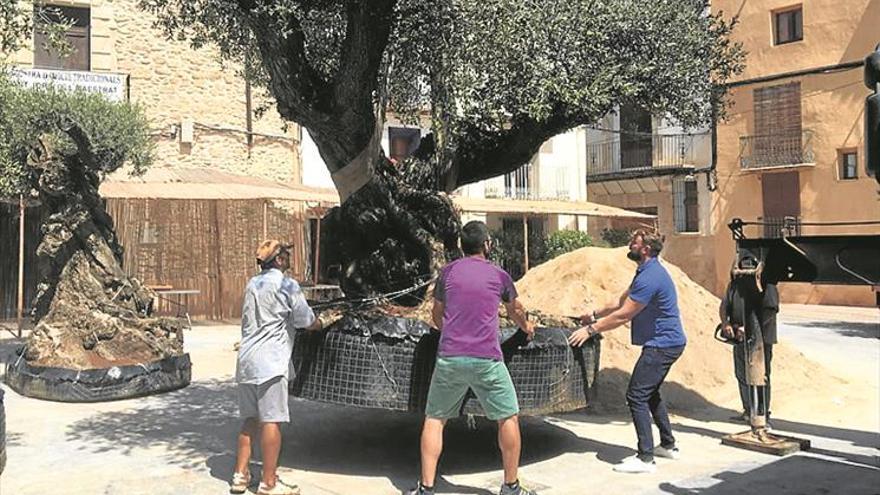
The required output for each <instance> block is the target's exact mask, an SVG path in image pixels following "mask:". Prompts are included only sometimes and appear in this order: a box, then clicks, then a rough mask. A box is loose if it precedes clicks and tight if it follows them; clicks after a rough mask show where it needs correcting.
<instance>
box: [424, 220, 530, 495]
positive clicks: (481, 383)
mask: <svg viewBox="0 0 880 495" xmlns="http://www.w3.org/2000/svg"><path fill="white" fill-rule="evenodd" d="M491 246H492V244H491V240H490V239H489V230H488V229H487V228H486V224H484V223H483V222H478V221H473V222H468V223H467V224H465V226H464V227H463V228H462V231H461V249H462V251H464V254H465V257H464V258H461V259H459V260H456V261H453V262H452V263H450V264H448V265H446V266H445V267H443V269H442V270H441V271H440V277H439V278H438V280H437V283H436V284H435V286H434V308H433V312H432V316H433V320H434V325H435V326H436V327H437V329H439V330H440V347H439V349H438V351H437V363H436V365H435V367H434V375H433V376H432V378H431V388H430V389H429V391H428V404H427V406H426V408H425V424H424V427H423V429H422V442H421V450H422V476H421V480H420V481H419V485H418V487H416V488H415V489H414V490H413V491H412V492H410V493H411V494H412V495H418V494H428V495H431V494H433V493H434V479H435V477H436V475H437V461H438V460H439V459H440V453H441V452H442V450H443V427H444V426H445V425H446V420H448V419H449V418H454V417H457V416H459V415H460V413H461V407H462V404H463V402H464V398H465V395H466V394H467V391H468V389H471V390H473V391H474V394H475V395H476V396H477V399H478V400H479V401H480V405H482V406H483V410H484V411H485V412H486V417H487V418H489V419H490V420H493V421H497V422H498V445H499V447H500V448H501V457H502V461H503V464H504V483H503V484H502V485H501V495H536V494H535V492H534V491H532V490H528V489H526V488H525V487H524V486H522V485H521V484H520V483H519V478H518V477H517V470H518V468H519V454H520V434H519V420H518V416H517V415H518V414H519V403H518V402H517V398H516V391H515V390H514V388H513V381H512V380H511V379H510V373H509V372H508V371H507V366H505V364H504V360H503V358H502V354H501V345H500V343H499V341H498V305H499V304H500V303H501V302H503V303H504V306H505V308H506V309H507V314H508V315H509V317H510V319H511V320H513V321H514V322H515V323H516V324H517V325H518V326H519V327H520V328H521V329H523V331H525V332H526V333H527V334H528V336H529V338H531V336H532V335H533V334H534V332H535V329H534V326H533V325H532V324H530V323H529V322H528V321H527V320H526V314H525V310H524V309H523V307H522V304H520V303H519V301H517V300H516V297H517V293H516V287H515V286H514V285H513V280H512V279H511V278H510V275H508V274H507V272H505V271H504V270H502V269H501V268H499V267H497V266H495V265H493V264H492V263H490V262H489V261H488V260H487V259H486V257H487V256H488V254H489V251H490V249H491Z"/></svg>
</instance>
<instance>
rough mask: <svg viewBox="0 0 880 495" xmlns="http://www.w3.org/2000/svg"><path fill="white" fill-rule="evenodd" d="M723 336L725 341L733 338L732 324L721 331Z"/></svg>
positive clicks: (726, 325) (728, 324)
mask: <svg viewBox="0 0 880 495" xmlns="http://www.w3.org/2000/svg"><path fill="white" fill-rule="evenodd" d="M721 336H722V337H724V338H725V339H732V338H733V326H731V325H730V323H727V324H725V325H724V327H723V328H722V329H721Z"/></svg>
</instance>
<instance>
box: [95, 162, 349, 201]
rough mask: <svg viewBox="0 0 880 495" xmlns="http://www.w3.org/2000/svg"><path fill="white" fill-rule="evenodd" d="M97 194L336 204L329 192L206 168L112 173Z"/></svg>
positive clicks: (335, 198)
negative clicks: (131, 174)
mask: <svg viewBox="0 0 880 495" xmlns="http://www.w3.org/2000/svg"><path fill="white" fill-rule="evenodd" d="M100 193H101V196H103V197H105V198H143V199H275V200H289V201H304V202H316V203H322V204H337V203H339V195H338V194H337V193H336V191H335V190H333V189H325V188H317V187H307V186H290V185H287V184H282V183H279V182H273V181H270V180H266V179H260V178H257V177H251V176H245V175H237V174H231V173H228V172H223V171H220V170H214V169H208V168H152V169H149V170H147V172H146V173H144V175H141V176H136V177H132V176H130V175H128V174H127V173H115V174H113V175H111V176H109V177H108V178H107V179H106V180H105V181H104V182H103V183H102V184H101V187H100Z"/></svg>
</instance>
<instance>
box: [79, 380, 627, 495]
mask: <svg viewBox="0 0 880 495" xmlns="http://www.w3.org/2000/svg"><path fill="white" fill-rule="evenodd" d="M237 416H238V411H237V396H236V390H235V385H234V383H231V382H229V381H208V382H197V383H193V384H191V385H190V386H189V387H187V388H185V389H182V390H179V391H176V392H172V393H168V394H164V395H160V396H154V397H149V398H146V399H141V400H139V401H137V402H135V403H134V405H133V407H132V408H131V409H128V410H124V411H119V412H101V413H98V414H95V415H93V416H91V417H89V418H87V419H84V420H80V421H78V422H76V423H73V424H72V425H70V426H69V428H68V431H67V437H68V440H70V441H77V442H79V443H81V444H82V447H81V448H82V449H87V450H89V451H92V452H101V453H104V452H106V453H111V452H112V453H116V454H120V455H127V454H129V453H131V452H133V451H135V450H137V449H144V448H154V447H158V448H161V449H163V450H164V451H165V456H166V460H167V462H169V463H171V464H174V465H179V466H183V467H188V468H203V467H204V466H205V464H207V467H208V468H209V469H210V471H211V474H212V475H213V476H215V477H216V478H218V479H222V480H227V479H229V476H230V474H231V472H232V466H233V462H234V458H233V456H234V450H235V437H236V434H237V432H238V428H239V420H238V417H237ZM291 420H292V421H291V423H290V425H288V426H286V427H285V428H284V431H283V435H284V444H283V445H284V447H283V451H282V458H281V461H280V465H281V466H283V467H288V468H293V469H298V470H308V471H314V472H325V473H334V474H344V475H355V476H378V477H387V478H388V479H390V480H391V482H392V483H393V484H394V485H395V486H397V487H398V488H400V489H405V488H408V487H410V486H411V485H412V483H413V480H415V479H416V478H417V476H418V466H419V445H418V444H419V434H420V428H421V421H422V418H421V416H419V415H417V414H408V413H396V412H391V411H384V410H369V409H358V408H351V407H343V406H336V405H328V404H320V403H315V402H308V401H302V400H292V401H291ZM522 434H523V452H522V464H523V465H528V464H532V463H535V462H540V461H544V460H547V459H551V458H554V457H557V456H559V455H562V454H566V453H579V452H596V453H597V454H598V457H599V458H600V459H602V460H605V461H606V462H611V463H614V462H618V461H620V460H621V459H622V458H624V457H626V456H627V455H630V454H631V453H632V450H630V449H628V448H626V447H621V446H618V445H611V444H606V443H603V442H597V441H593V440H588V439H584V438H581V437H578V436H577V435H575V434H574V433H572V432H571V431H569V430H566V429H564V428H561V427H559V426H555V425H553V424H551V423H549V422H545V421H543V420H541V419H538V418H523V420H522ZM444 447H445V449H444V454H443V459H442V460H441V466H440V472H441V474H445V475H454V474H469V473H480V472H486V471H495V470H500V468H501V459H500V454H499V452H498V449H497V447H496V428H495V425H494V423H491V422H489V421H486V420H482V419H478V420H477V421H476V429H470V428H468V426H467V422H466V421H465V420H463V419H462V420H454V421H451V422H450V423H449V425H448V426H447V432H446V436H445V444H444ZM438 486H439V488H440V491H444V487H445V489H446V490H449V491H457V492H464V493H475V494H482V493H484V492H485V489H481V488H473V487H461V486H454V485H449V484H448V483H447V482H445V481H442V482H439V483H438Z"/></svg>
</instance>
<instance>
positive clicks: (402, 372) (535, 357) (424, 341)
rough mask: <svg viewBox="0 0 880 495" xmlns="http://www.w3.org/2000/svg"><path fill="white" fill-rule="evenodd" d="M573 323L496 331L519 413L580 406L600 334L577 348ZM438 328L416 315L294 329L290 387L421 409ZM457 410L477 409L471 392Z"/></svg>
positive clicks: (324, 398)
mask: <svg viewBox="0 0 880 495" xmlns="http://www.w3.org/2000/svg"><path fill="white" fill-rule="evenodd" d="M570 332H571V331H570V330H567V329H559V328H552V329H551V328H543V329H539V330H538V332H537V334H536V337H535V339H534V340H533V341H532V342H527V341H526V339H525V335H524V334H523V333H522V332H518V331H515V330H510V329H505V330H503V331H502V332H501V333H500V339H501V347H502V352H503V353H504V360H505V362H506V364H507V366H508V369H509V370H510V374H511V378H512V379H513V383H514V386H515V387H516V391H517V396H518V398H519V404H520V410H521V413H522V414H526V415H538V414H547V413H552V412H563V411H571V410H575V409H579V408H582V407H585V406H586V405H587V403H588V401H589V399H590V391H591V388H592V385H593V383H594V381H595V377H596V372H597V371H598V365H599V347H600V346H599V339H597V338H594V339H591V340H590V341H588V342H587V343H586V344H584V346H583V347H582V348H580V349H572V348H571V347H570V346H569V345H568V342H567V338H568V335H569V334H570ZM439 338H440V334H439V333H438V332H435V331H432V330H431V329H430V327H428V326H427V325H425V324H424V323H421V322H418V321H416V320H411V319H405V318H395V317H378V318H371V319H363V318H357V317H345V318H343V319H342V320H340V321H339V322H338V323H337V324H336V325H334V326H333V327H332V328H331V329H330V330H328V331H324V332H317V333H307V332H298V333H297V334H296V337H295V339H294V350H293V368H294V374H293V376H292V377H291V381H290V390H291V394H292V395H294V396H296V397H301V398H304V399H309V400H315V401H320V402H329V403H334V404H345V405H351V406H360V407H369V408H379V409H390V410H397V411H411V412H423V411H424V410H425V402H426V399H427V395H428V386H429V384H430V381H431V373H432V372H433V369H434V361H435V359H436V356H437V346H438V344H439ZM468 397H469V398H468V400H467V401H466V402H465V404H464V406H463V409H462V413H463V414H476V415H482V414H483V412H482V409H481V408H480V406H479V402H478V401H477V400H476V399H475V398H474V397H473V394H468Z"/></svg>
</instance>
